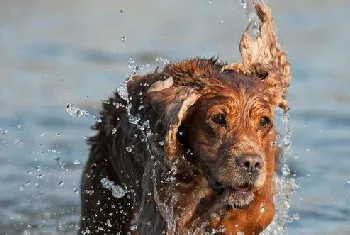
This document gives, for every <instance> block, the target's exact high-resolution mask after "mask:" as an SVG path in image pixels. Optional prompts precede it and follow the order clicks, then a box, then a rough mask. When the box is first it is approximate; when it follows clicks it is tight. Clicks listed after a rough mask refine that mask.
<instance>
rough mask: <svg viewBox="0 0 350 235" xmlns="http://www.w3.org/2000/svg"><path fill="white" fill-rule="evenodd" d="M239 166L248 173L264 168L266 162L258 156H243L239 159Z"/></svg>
mask: <svg viewBox="0 0 350 235" xmlns="http://www.w3.org/2000/svg"><path fill="white" fill-rule="evenodd" d="M237 164H238V166H240V167H243V168H245V169H246V170H247V171H255V170H260V169H261V168H263V166H264V161H263V159H262V158H261V157H260V156H257V155H243V156H240V157H238V158H237Z"/></svg>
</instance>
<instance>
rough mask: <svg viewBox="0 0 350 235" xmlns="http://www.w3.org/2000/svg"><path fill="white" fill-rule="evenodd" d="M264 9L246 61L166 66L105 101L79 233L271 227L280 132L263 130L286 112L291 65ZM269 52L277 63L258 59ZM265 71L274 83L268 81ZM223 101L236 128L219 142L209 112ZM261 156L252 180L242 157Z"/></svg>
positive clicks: (244, 46)
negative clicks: (119, 192) (120, 192)
mask: <svg viewBox="0 0 350 235" xmlns="http://www.w3.org/2000/svg"><path fill="white" fill-rule="evenodd" d="M256 8H257V11H258V14H259V16H260V18H261V19H262V25H261V27H260V29H261V31H262V32H261V34H262V36H261V37H260V39H259V38H258V39H257V40H258V41H260V42H258V43H257V46H256V45H255V44H254V42H250V41H249V39H248V36H247V34H246V33H245V35H244V36H243V38H242V41H241V53H242V58H243V62H242V64H233V65H231V66H227V65H225V64H222V63H219V62H218V61H217V60H215V59H199V58H195V59H190V60H185V61H183V62H179V63H176V64H171V65H167V66H166V67H165V68H164V70H163V71H161V72H158V71H155V72H154V73H152V74H149V75H146V76H135V77H133V78H132V79H131V80H130V81H128V83H127V91H128V99H123V98H122V97H121V96H120V94H118V92H116V93H115V94H114V96H113V97H112V98H110V99H109V100H107V101H105V102H104V103H103V111H102V112H101V120H102V121H101V122H98V123H96V125H95V127H94V129H95V130H96V131H97V134H96V135H95V136H93V137H91V138H90V140H89V144H90V145H91V152H90V156H89V160H88V162H87V164H86V167H85V169H84V172H83V174H82V184H81V187H82V190H81V204H82V212H81V229H80V233H82V234H84V233H85V234H140V235H146V234H147V235H151V234H154V235H156V234H157V235H158V234H179V235H185V234H204V233H205V232H213V231H216V230H221V231H223V232H222V233H221V234H236V233H237V232H244V234H245V235H249V234H258V233H260V232H261V231H262V230H263V229H264V228H265V227H266V226H267V225H268V224H269V223H270V222H271V220H272V218H273V214H274V204H273V193H274V174H275V168H276V164H277V163H276V162H275V156H276V152H277V151H276V147H275V146H274V145H271V143H272V142H274V141H275V136H276V133H275V130H274V128H273V125H270V126H268V127H266V128H265V127H260V126H257V125H259V124H258V123H259V120H260V118H261V115H262V114H264V115H265V116H268V117H269V118H270V119H271V120H272V122H273V112H274V108H275V107H276V106H281V107H287V106H286V102H285V90H286V87H287V86H288V84H289V75H288V74H289V67H288V66H289V65H288V62H286V60H284V61H282V59H281V58H282V57H283V56H284V53H283V52H281V49H280V46H279V45H278V44H277V43H276V41H275V39H273V40H272V38H271V37H274V36H275V35H274V33H273V21H272V16H271V11H270V10H269V9H267V8H265V7H264V6H263V5H262V4H257V5H256ZM271 30H272V31H271ZM266 32H269V33H268V34H267V36H264V35H265V34H266ZM271 32H272V34H271ZM267 41H269V42H267ZM264 45H265V46H267V45H268V48H264V51H268V50H270V52H264V53H265V54H264V55H269V58H270V59H268V60H262V59H261V58H263V57H264V56H260V55H256V54H255V49H254V48H256V47H257V48H258V49H259V50H260V49H262V48H261V47H264ZM249 51H250V52H249ZM266 53H267V54H266ZM276 56H277V57H278V58H279V59H276V58H277V57H276ZM264 58H265V57H264ZM276 60H277V61H279V62H278V63H277V62H274V61H276ZM258 68H263V69H264V71H265V72H267V76H264V77H263V78H262V77H261V76H260V72H256V71H258ZM222 95H223V98H222V97H221V96H222ZM216 99H218V100H216ZM219 99H223V100H227V101H228V102H227V103H229V104H226V102H225V103H223V104H222V105H223V106H227V107H228V108H229V109H230V110H231V111H229V112H228V113H227V118H228V123H227V126H230V125H231V126H230V128H228V129H227V130H226V129H224V128H221V127H215V126H214V127H213V128H214V129H213V130H214V132H217V136H218V137H210V134H208V133H211V132H213V131H212V130H209V129H208V128H209V126H208V127H206V125H207V124H206V123H207V122H208V121H207V120H209V119H207V115H212V113H211V112H216V111H217V110H218V109H217V108H215V109H214V111H213V110H212V107H214V106H215V105H217V104H220V101H219ZM213 102H216V103H215V104H213ZM213 105H214V106H213ZM215 107H216V106H215ZM233 107H243V108H240V109H237V110H234V108H233ZM230 112H231V113H230ZM208 125H209V124H208ZM210 125H212V126H213V125H214V124H210ZM232 125H233V126H232ZM253 127H254V128H255V129H254V128H253ZM256 128H258V129H257V130H256ZM264 128H265V129H264ZM208 136H209V137H208ZM219 139H220V141H219V142H220V143H215V142H217V141H218V140H219ZM211 140H213V141H212V142H211ZM225 141H226V142H225ZM252 154H253V155H258V156H260V157H261V159H262V161H263V163H264V164H263V165H262V166H261V170H259V171H257V172H255V173H254V175H252V176H248V174H246V172H245V170H244V169H243V168H242V167H241V166H239V165H237V164H238V163H237V159H238V158H239V157H241V156H244V155H252ZM217 156H218V158H217ZM222 156H226V157H225V158H223V157H222ZM216 158H217V160H213V159H216ZM231 172H233V173H231ZM102 179H107V180H110V181H113V182H114V183H115V184H117V185H120V186H121V187H123V188H124V189H125V192H126V194H125V195H124V196H123V197H120V198H117V197H114V196H113V195H112V192H111V190H110V189H108V188H106V187H104V186H103V185H102V184H101V180H102ZM214 181H219V182H220V183H222V185H223V187H225V189H224V190H225V191H224V193H223V194H220V192H218V191H216V190H215V188H214V186H213V182H214ZM245 183H249V184H251V186H252V190H251V192H249V195H248V194H247V195H245V194H239V193H235V192H233V191H231V189H230V188H232V187H238V186H241V185H243V184H245ZM242 187H243V186H242Z"/></svg>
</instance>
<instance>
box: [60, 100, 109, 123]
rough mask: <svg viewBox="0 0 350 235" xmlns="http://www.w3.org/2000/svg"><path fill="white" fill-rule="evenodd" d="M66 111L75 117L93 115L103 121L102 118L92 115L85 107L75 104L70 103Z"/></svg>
mask: <svg viewBox="0 0 350 235" xmlns="http://www.w3.org/2000/svg"><path fill="white" fill-rule="evenodd" d="M66 112H67V113H68V114H69V115H71V116H73V117H93V118H94V119H95V120H96V121H97V122H101V121H102V120H101V119H99V118H97V117H96V116H94V115H92V114H91V113H89V112H88V111H86V110H84V109H80V108H77V107H75V106H74V105H73V104H71V103H68V104H67V106H66Z"/></svg>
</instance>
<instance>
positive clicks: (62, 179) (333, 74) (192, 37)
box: [0, 0, 350, 235]
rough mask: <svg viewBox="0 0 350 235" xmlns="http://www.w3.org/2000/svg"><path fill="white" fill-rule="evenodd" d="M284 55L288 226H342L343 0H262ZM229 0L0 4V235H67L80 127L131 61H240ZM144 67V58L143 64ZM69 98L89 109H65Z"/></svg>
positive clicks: (345, 203)
mask: <svg viewBox="0 0 350 235" xmlns="http://www.w3.org/2000/svg"><path fill="white" fill-rule="evenodd" d="M269 4H270V5H271V6H272V8H273V10H274V14H275V18H276V24H277V29H278V36H279V40H280V42H281V44H282V45H283V47H284V48H285V50H286V52H287V54H288V56H289V60H290V62H291V64H292V74H293V78H292V85H291V87H290V89H289V101H290V106H291V112H290V115H291V125H292V132H293V136H292V142H293V145H292V157H291V159H290V160H289V161H290V164H291V168H292V172H293V173H294V174H295V175H296V176H297V178H298V182H299V184H300V188H299V189H298V191H297V192H296V193H295V194H294V197H293V205H292V208H291V211H290V213H291V214H296V213H297V214H300V220H298V221H296V222H293V223H290V224H288V233H289V234H344V235H345V234H350V225H349V224H350V223H349V222H350V170H349V169H350V161H349V155H350V144H349V142H350V131H349V128H350V92H349V87H350V78H349V75H348V71H347V69H348V67H349V66H350V64H349V61H350V49H349V46H348V44H349V42H350V33H349V31H348V30H347V28H346V24H347V23H348V22H350V14H349V10H348V9H349V8H350V3H349V1H346V0H337V1H333V2H329V1H322V0H308V1H301V0H295V1H277V0H270V1H269ZM246 23H247V21H246V16H245V12H244V10H243V8H242V7H241V5H240V3H239V1H237V0H230V1H228V0H212V1H209V0H191V1H185V0H178V1H170V0H163V1H160V0H149V1H141V0H135V1H127V0H121V1H111V0H104V1H93V0H84V1H78V0H71V1H59V2H58V1H47V0H31V1H24V0H14V1H3V2H1V3H0V163H1V164H0V192H1V193H0V234H8V235H12V234H14V235H17V234H74V233H75V231H76V226H77V221H78V218H79V179H80V173H81V170H82V167H83V165H84V163H85V161H86V159H87V155H88V146H87V145H86V144H85V141H86V136H90V135H92V134H93V132H92V131H91V130H90V126H91V125H92V124H93V123H94V122H95V118H94V116H98V112H99V109H100V101H101V100H103V99H105V98H107V97H108V96H109V95H110V94H111V93H112V92H113V90H114V89H115V88H116V86H117V85H118V84H119V83H120V82H122V81H123V80H124V79H125V78H126V77H127V74H128V73H129V69H130V68H129V66H132V67H133V68H135V66H136V65H139V64H150V68H152V66H153V67H154V66H156V65H158V64H161V63H163V62H164V60H162V59H161V58H166V59H169V60H172V61H174V60H175V61H176V60H180V59H182V58H188V57H193V56H197V55H199V56H207V57H209V56H212V55H219V56H220V58H222V59H223V60H227V61H229V62H230V61H233V60H237V59H239V54H238V49H237V48H238V42H239V39H240V36H241V33H242V31H243V29H244V27H245V25H246ZM144 71H147V68H146V69H145V70H144ZM68 103H71V104H74V106H76V107H79V108H81V109H84V110H87V112H88V113H89V114H91V115H85V116H82V117H74V116H71V115H68V114H67V112H66V106H67V104H68Z"/></svg>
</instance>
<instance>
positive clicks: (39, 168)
mask: <svg viewBox="0 0 350 235" xmlns="http://www.w3.org/2000/svg"><path fill="white" fill-rule="evenodd" d="M35 170H36V171H40V170H41V166H40V165H39V163H37V164H36V165H35Z"/></svg>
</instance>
